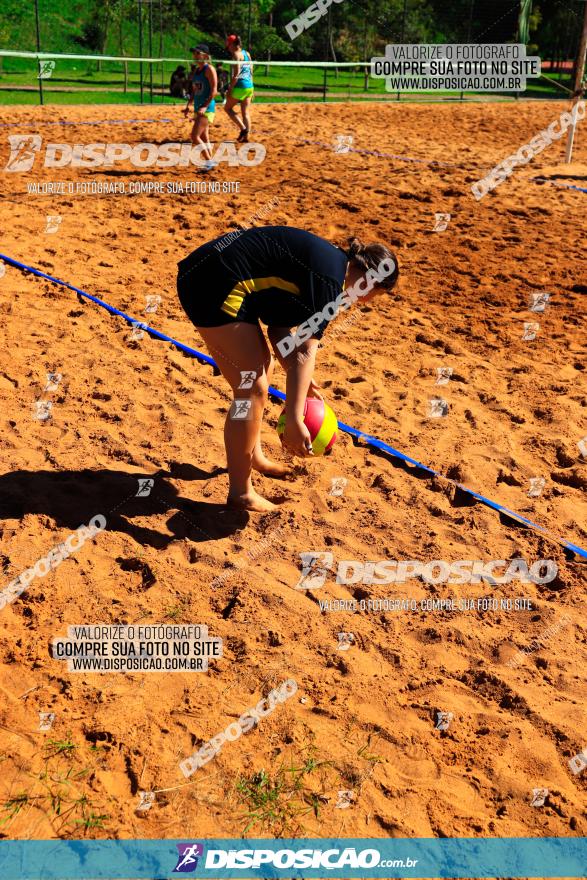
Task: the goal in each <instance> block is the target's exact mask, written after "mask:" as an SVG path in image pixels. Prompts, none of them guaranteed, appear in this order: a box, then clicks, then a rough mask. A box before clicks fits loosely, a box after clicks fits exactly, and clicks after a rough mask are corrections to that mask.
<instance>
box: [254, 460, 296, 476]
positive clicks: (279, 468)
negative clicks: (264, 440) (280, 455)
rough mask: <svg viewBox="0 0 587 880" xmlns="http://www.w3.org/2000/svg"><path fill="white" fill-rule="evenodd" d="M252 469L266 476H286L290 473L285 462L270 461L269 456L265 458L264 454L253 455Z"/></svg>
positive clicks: (289, 468)
mask: <svg viewBox="0 0 587 880" xmlns="http://www.w3.org/2000/svg"><path fill="white" fill-rule="evenodd" d="M253 470H255V471H257V473H259V474H264V476H266V477H277V478H279V477H286V476H287V475H288V474H290V473H291V467H290V466H289V465H287V464H279V463H278V462H276V461H271V459H270V458H265V456H264V455H263V456H261V457H258V456H255V457H253Z"/></svg>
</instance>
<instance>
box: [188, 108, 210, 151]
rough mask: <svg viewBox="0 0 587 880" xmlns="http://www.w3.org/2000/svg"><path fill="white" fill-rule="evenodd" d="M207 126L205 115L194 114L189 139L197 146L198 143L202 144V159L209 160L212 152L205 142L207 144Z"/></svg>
mask: <svg viewBox="0 0 587 880" xmlns="http://www.w3.org/2000/svg"><path fill="white" fill-rule="evenodd" d="M208 128H209V123H208V120H207V119H206V117H205V116H196V119H195V121H194V127H193V128H192V135H191V140H192V144H193V145H194V147H195V146H197V145H198V144H204V145H205V149H204V150H202V156H203V158H204V159H207V160H208V161H210V159H211V158H212V152H211V151H210V149H209V147H208V146H207V144H209V142H210V141H209V138H208Z"/></svg>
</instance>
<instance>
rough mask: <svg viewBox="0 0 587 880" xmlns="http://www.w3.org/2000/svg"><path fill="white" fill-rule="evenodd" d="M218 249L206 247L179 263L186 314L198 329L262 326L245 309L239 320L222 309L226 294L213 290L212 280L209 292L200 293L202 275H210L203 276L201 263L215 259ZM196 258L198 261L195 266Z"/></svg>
mask: <svg viewBox="0 0 587 880" xmlns="http://www.w3.org/2000/svg"><path fill="white" fill-rule="evenodd" d="M214 255H215V250H214V248H213V246H212V244H211V243H208V244H205V245H202V247H200V248H198V250H197V251H194V253H193V254H191V255H190V257H189V259H186V260H182V261H181V263H179V268H178V273H177V295H178V297H179V301H180V303H181V307H182V308H183V310H184V312H185V313H186V315H187V316H188V318H189V319H190V321H191V322H192V324H194V325H195V326H196V327H224V326H225V325H226V324H235V323H237V321H244V323H245V324H258V323H259V319H258V318H257V317H255V316H253V315H247V314H246V309H241V311H240V314H239V317H238V318H233V317H232V316H231V315H227V314H226V312H223V311H222V309H221V306H222V303H223V302H224V297H225V294H224V293H222V292H221V291H215V290H214V289H212V287H211V285H210V283H209V281H208V284H207V285H206V289H205V290H202V289H200V290H198V288H201V286H202V275H204V277H205V278H206V277H207V276H208V273H201V272H200V273H199V272H198V264H200V265H201V266H204V265H205V264H206V262H207V261H208V260H209V259H213V258H214ZM194 257H195V258H196V260H195V264H194Z"/></svg>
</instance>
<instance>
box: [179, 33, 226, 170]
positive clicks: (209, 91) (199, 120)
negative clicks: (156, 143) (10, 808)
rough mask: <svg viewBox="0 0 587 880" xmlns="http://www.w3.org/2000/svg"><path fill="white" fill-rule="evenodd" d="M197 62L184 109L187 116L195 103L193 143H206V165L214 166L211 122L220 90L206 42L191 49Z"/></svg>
mask: <svg viewBox="0 0 587 880" xmlns="http://www.w3.org/2000/svg"><path fill="white" fill-rule="evenodd" d="M190 52H191V53H192V54H193V57H194V61H195V62H196V69H195V70H194V72H193V74H192V77H191V89H190V96H189V99H188V102H187V105H186V107H185V110H184V114H185V115H186V116H187V115H188V113H189V112H190V104H191V103H192V102H193V104H194V114H195V115H194V125H193V128H192V133H191V140H192V144H194V146H196V145H197V144H205V149H203V150H202V157H203V158H204V159H206V160H207V164H206V166H205V167H207V168H211V167H213V163H212V144H211V143H210V134H209V132H210V123H211V122H213V121H214V111H215V110H216V102H215V100H214V98H215V96H216V93H217V90H218V79H217V77H216V71H215V69H214V67H213V66H212V65H211V64H210V63H209V62H210V50H209V49H208V46H206V44H205V43H199V44H198V45H197V46H194V48H193V49H190Z"/></svg>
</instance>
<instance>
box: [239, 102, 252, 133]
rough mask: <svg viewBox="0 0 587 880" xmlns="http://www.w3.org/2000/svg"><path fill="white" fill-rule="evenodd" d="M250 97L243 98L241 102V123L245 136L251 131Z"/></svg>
mask: <svg viewBox="0 0 587 880" xmlns="http://www.w3.org/2000/svg"><path fill="white" fill-rule="evenodd" d="M252 100H253V98H252V97H250V98H245V99H244V101H241V113H242V115H243V123H244V126H245V131H246V132H247V134H248V133H249V132H250V130H251V101H252Z"/></svg>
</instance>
